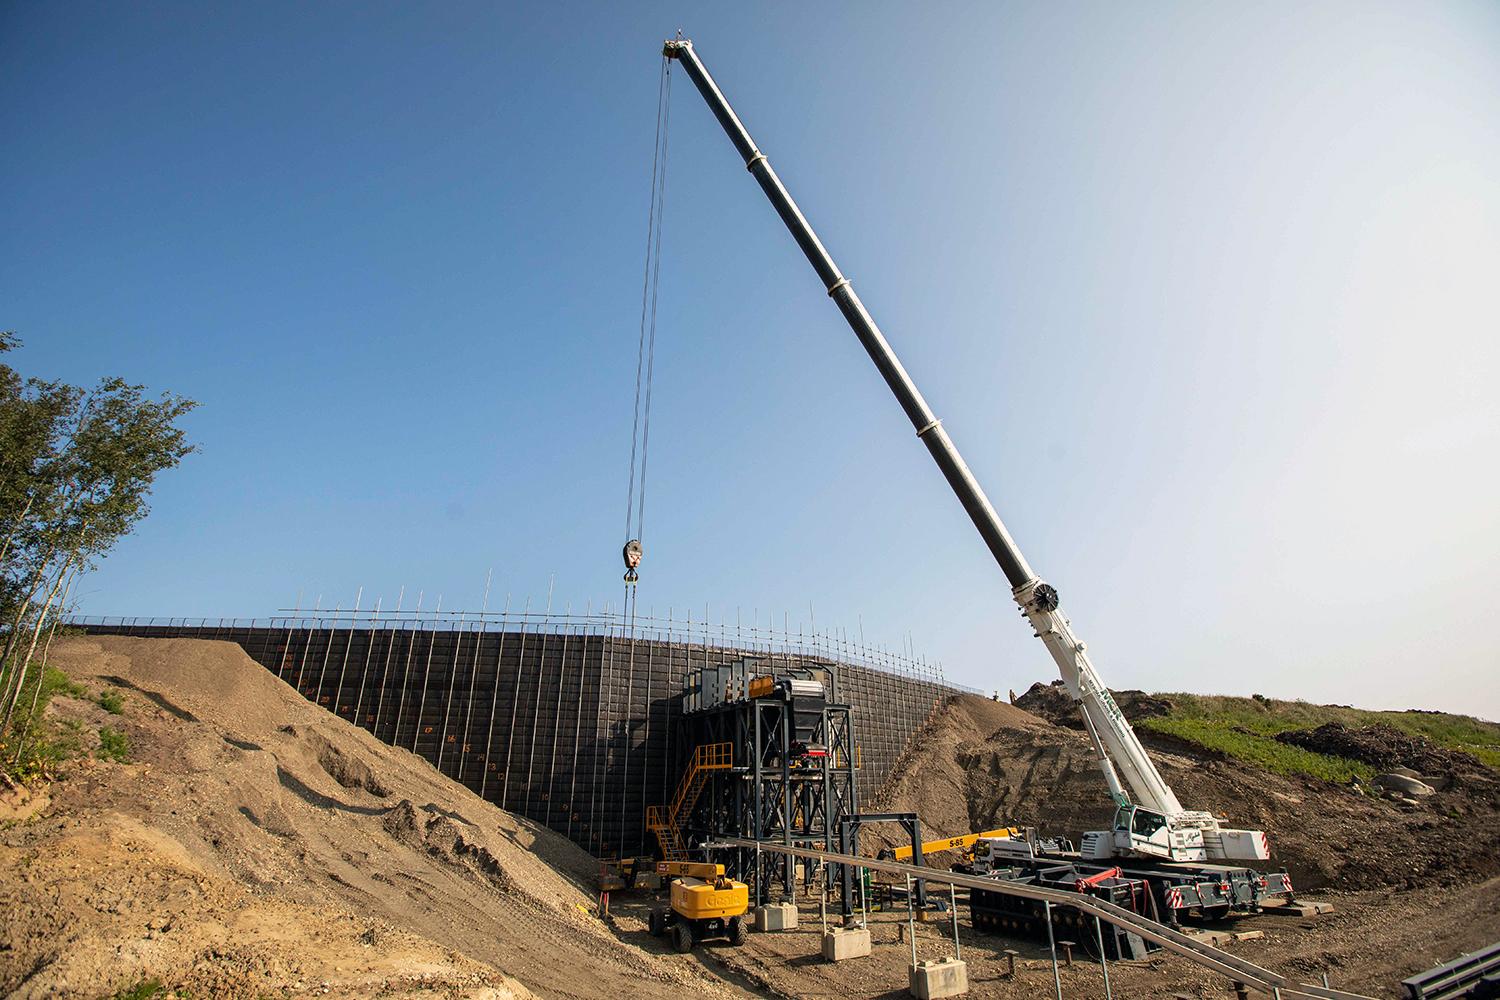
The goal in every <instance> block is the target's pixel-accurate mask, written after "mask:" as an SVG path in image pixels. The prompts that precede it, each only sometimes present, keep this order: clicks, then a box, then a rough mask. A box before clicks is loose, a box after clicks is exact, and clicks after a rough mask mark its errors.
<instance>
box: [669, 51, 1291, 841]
mask: <svg viewBox="0 0 1500 1000" xmlns="http://www.w3.org/2000/svg"><path fill="white" fill-rule="evenodd" d="M662 54H663V55H664V56H665V57H666V58H667V59H669V60H675V61H676V62H677V63H679V64H680V65H681V66H682V68H683V70H684V71H685V72H686V73H687V75H688V78H689V79H690V80H692V81H693V85H694V86H695V87H697V89H698V92H699V93H700V94H701V95H702V96H703V99H704V100H705V101H706V102H707V103H708V106H709V109H710V110H711V111H712V112H713V114H714V117H715V118H717V119H718V121H719V124H720V125H721V126H722V127H723V129H724V132H725V133H726V134H727V135H728V136H729V141H730V142H731V143H733V144H734V148H735V150H736V151H737V152H738V153H739V155H740V156H741V158H742V159H743V160H744V161H745V167H746V169H748V170H749V171H750V174H751V176H753V177H754V178H755V180H756V183H758V184H759V185H760V188H761V190H762V191H763V192H765V195H766V197H767V198H768V199H770V201H771V205H772V207H773V208H775V210H776V214H777V215H779V216H780V217H781V221H782V222H783V223H785V224H786V227H787V229H788V230H789V231H790V232H791V234H792V238H793V239H794V240H796V241H797V245H798V246H799V247H800V248H801V249H802V252H803V254H804V255H806V257H807V260H808V262H809V263H810V264H812V267H813V270H814V271H815V272H817V275H818V279H819V280H820V281H822V282H823V287H824V288H825V289H827V291H828V295H829V297H830V298H832V299H833V301H834V304H835V305H836V306H838V309H839V312H841V313H842V314H843V316H844V319H845V320H847V321H848V323H849V326H850V328H851V329H852V330H853V331H854V335H855V336H856V337H858V338H859V342H860V343H861V344H862V345H864V348H865V351H866V353H868V354H869V356H870V360H871V361H873V362H874V363H875V367H876V368H877V369H878V370H879V372H880V374H881V377H883V378H884V379H885V382H886V385H887V386H889V387H890V390H891V392H892V393H894V394H895V396H896V401H897V402H898V403H900V404H901V408H902V409H903V410H904V411H905V412H906V416H907V418H908V419H909V420H910V421H911V423H912V426H913V427H914V428H915V429H916V432H917V437H918V438H919V439H920V440H921V441H922V443H923V444H924V445H926V446H927V450H928V452H929V453H930V454H931V455H932V458H933V461H935V462H936V463H937V465H938V468H939V469H940V470H942V473H943V477H944V478H945V479H947V481H948V485H949V486H950V487H951V488H952V489H953V492H954V494H955V495H956V496H957V497H958V500H959V503H961V504H962V505H963V508H964V510H965V511H966V512H967V513H968V515H969V519H970V520H972V521H973V522H974V527H976V528H977V529H979V534H980V536H981V537H982V538H983V539H984V542H985V544H986V545H987V546H988V547H989V550H990V553H991V554H992V555H993V556H994V557H995V561H996V562H997V563H999V565H1000V570H1001V572H1003V573H1004V574H1005V578H1006V579H1007V580H1008V581H1009V583H1010V586H1011V594H1012V596H1013V597H1014V598H1015V601H1016V604H1017V605H1019V607H1020V610H1021V614H1022V615H1023V616H1025V618H1026V619H1027V621H1028V622H1030V624H1031V627H1032V629H1033V630H1034V631H1035V633H1036V635H1037V636H1038V637H1039V638H1040V639H1041V640H1042V642H1043V644H1044V645H1045V646H1046V647H1047V651H1048V652H1049V653H1051V654H1052V658H1053V660H1054V661H1055V662H1056V663H1057V668H1058V670H1059V672H1060V673H1061V674H1062V679H1063V683H1064V684H1065V685H1066V686H1067V688H1068V692H1069V693H1070V694H1071V695H1072V696H1073V698H1074V699H1076V700H1077V702H1078V708H1079V711H1080V712H1081V713H1082V715H1083V723H1084V727H1085V729H1086V730H1087V731H1088V734H1089V739H1090V740H1091V741H1092V743H1093V746H1094V752H1095V753H1096V754H1097V755H1098V758H1099V766H1100V769H1101V770H1102V771H1103V772H1104V780H1105V782H1106V784H1107V785H1108V786H1109V791H1110V794H1111V796H1112V797H1113V799H1114V801H1115V806H1116V809H1115V819H1114V823H1113V825H1112V828H1111V829H1109V830H1100V831H1094V832H1091V833H1088V834H1085V835H1084V839H1083V843H1082V844H1081V845H1080V846H1081V849H1082V852H1083V854H1084V855H1085V856H1086V857H1092V858H1103V857H1111V856H1115V855H1132V854H1134V855H1144V856H1148V857H1157V858H1166V859H1170V860H1173V861H1202V860H1206V859H1209V858H1216V859H1229V858H1233V859H1242V860H1265V859H1266V858H1268V857H1269V850H1268V846H1267V843H1266V836H1265V834H1264V833H1262V832H1260V831H1258V830H1230V829H1225V828H1222V827H1220V826H1219V822H1218V819H1217V818H1216V817H1215V816H1213V814H1211V813H1208V812H1203V811H1197V810H1189V809H1184V808H1182V805H1181V803H1179V802H1178V801H1177V796H1176V795H1175V794H1173V792H1172V789H1171V787H1170V786H1168V785H1167V782H1166V780H1165V779H1163V778H1162V776H1161V772H1159V771H1158V770H1157V769H1156V765H1155V764H1154V763H1152V761H1151V758H1150V757H1148V756H1147V755H1146V749H1145V747H1144V746H1142V745H1141V741H1140V740H1139V738H1137V736H1136V734H1135V731H1134V730H1133V729H1132V728H1131V726H1130V723H1129V722H1127V721H1126V719H1125V716H1124V714H1123V713H1122V712H1121V711H1120V707H1119V706H1118V705H1117V704H1115V700H1114V698H1113V697H1112V696H1111V695H1110V693H1109V690H1108V689H1107V688H1106V687H1105V686H1104V682H1103V681H1102V680H1101V679H1100V678H1099V675H1098V673H1097V672H1096V671H1095V670H1094V666H1093V664H1092V663H1091V662H1090V660H1089V657H1088V654H1087V652H1086V647H1085V646H1084V643H1083V642H1082V640H1080V639H1079V638H1078V637H1077V636H1076V635H1075V634H1074V633H1073V628H1072V625H1071V624H1070V623H1069V621H1068V619H1067V617H1066V616H1065V615H1064V614H1063V613H1062V609H1061V604H1060V600H1059V597H1058V593H1057V591H1056V590H1055V589H1054V588H1053V587H1052V586H1051V585H1050V584H1048V583H1045V582H1043V581H1042V579H1041V578H1040V577H1038V576H1037V575H1036V573H1034V572H1033V571H1032V569H1031V566H1030V564H1029V563H1027V561H1026V557H1025V556H1023V555H1022V554H1021V550H1020V549H1019V548H1018V547H1017V546H1016V543H1015V541H1014V540H1013V539H1012V538H1011V536H1010V532H1009V531H1007V530H1006V528H1005V525H1004V523H1003V522H1001V520H1000V516H999V515H998V514H997V513H996V512H995V508H994V506H993V505H992V504H991V503H990V501H989V498H988V497H987V496H985V493H984V490H983V488H981V487H980V485H979V482H978V480H976V479H975V478H974V474H973V473H972V472H971V471H970V470H969V467H968V465H967V464H965V462H964V460H963V456H962V455H960V454H959V452H958V449H957V448H956V447H955V446H954V444H953V440H952V439H951V438H950V437H949V436H948V432H947V431H946V430H945V429H944V428H943V424H942V421H940V420H939V419H938V418H937V416H936V414H934V413H933V411H932V408H931V407H930V406H928V405H927V400H926V399H924V398H923V397H922V393H921V392H920V391H918V389H917V387H916V384H915V383H913V382H912V380H911V376H910V375H908V374H907V372H906V369H905V368H904V367H902V365H901V362H900V360H898V359H897V357H896V354H895V352H894V351H892V350H891V346H890V344H889V343H887V341H886V339H885V335H884V334H882V333H881V332H880V328H879V327H878V326H876V325H875V320H874V319H873V318H871V316H870V313H869V311H868V310H867V309H866V308H865V305H864V303H863V302H861V301H860V298H859V295H858V293H856V292H855V291H854V286H853V285H851V284H850V283H849V279H848V278H846V277H845V276H844V274H843V272H842V271H840V270H839V268H838V265H837V264H835V263H834V261H833V258H832V257H831V256H830V255H829V253H828V251H827V250H826V249H825V248H824V246H823V243H822V241H820V240H819V239H818V236H817V234H816V233H815V232H813V229H812V226H811V225H809V224H808V222H807V219H806V217H805V216H803V214H802V210H801V209H799V208H798V207H797V203H796V202H795V201H793V200H792V196H791V195H790V194H789V193H788V192H787V189H786V185H784V184H783V183H782V182H781V178H780V177H778V176H777V174H776V171H775V170H774V169H773V168H772V167H771V163H770V161H769V160H768V159H766V155H765V154H764V153H762V152H761V151H760V148H759V147H758V146H756V144H755V141H754V140H753V139H751V138H750V133H749V132H748V131H746V129H745V126H744V125H743V124H741V122H740V119H739V117H738V116H737V115H736V114H735V113H734V109H733V108H731V107H730V106H729V102H728V101H727V100H726V99H725V98H724V94H723V92H722V91H720V90H719V86H718V84H717V83H715V82H714V79H713V77H712V76H710V75H709V72H708V70H707V68H705V67H704V65H703V61H702V60H701V59H699V58H698V53H697V51H696V50H695V49H694V48H693V43H692V42H691V41H689V40H688V39H684V38H677V39H669V40H667V42H666V43H665V44H664V46H663V48H662Z"/></svg>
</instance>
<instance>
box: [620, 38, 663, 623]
mask: <svg viewBox="0 0 1500 1000" xmlns="http://www.w3.org/2000/svg"><path fill="white" fill-rule="evenodd" d="M671 62H672V61H671V60H670V59H667V58H666V57H665V56H663V57H662V61H661V77H660V79H659V81H658V83H657V90H656V142H655V146H654V148H653V149H652V152H651V208H650V212H649V214H648V216H647V221H646V268H645V275H644V277H643V278H642V281H641V325H640V335H639V338H638V341H637V344H636V359H635V416H634V419H633V421H632V424H631V429H630V487H629V490H628V491H627V495H626V503H625V537H626V539H627V541H626V542H625V547H624V548H623V549H622V550H621V555H622V556H623V558H624V560H625V597H626V603H627V606H630V605H631V604H632V596H633V592H634V589H635V584H636V581H637V580H638V579H639V575H638V574H637V572H636V570H637V569H638V568H639V566H640V564H641V558H642V557H643V556H644V554H645V549H644V548H643V547H642V544H641V540H642V538H644V536H645V533H646V460H647V457H648V456H649V454H650V449H651V389H652V384H653V380H654V376H655V373H656V313H657V298H658V293H659V291H660V289H661V232H662V214H663V212H664V211H665V209H666V200H667V136H668V133H669V131H670V129H671V120H672V65H671ZM637 453H639V455H640V479H639V489H637V479H636V455H637ZM632 519H634V521H635V527H634V532H633V533H632V529H631V520H632Z"/></svg>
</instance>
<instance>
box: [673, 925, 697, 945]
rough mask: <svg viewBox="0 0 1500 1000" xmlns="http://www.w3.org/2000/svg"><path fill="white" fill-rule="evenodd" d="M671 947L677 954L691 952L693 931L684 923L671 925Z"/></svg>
mask: <svg viewBox="0 0 1500 1000" xmlns="http://www.w3.org/2000/svg"><path fill="white" fill-rule="evenodd" d="M672 947H673V948H676V949H677V950H678V951H679V952H689V951H692V950H693V929H692V928H691V927H689V926H688V925H687V924H686V923H685V922H683V923H676V924H673V925H672Z"/></svg>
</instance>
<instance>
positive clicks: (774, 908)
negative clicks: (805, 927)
mask: <svg viewBox="0 0 1500 1000" xmlns="http://www.w3.org/2000/svg"><path fill="white" fill-rule="evenodd" d="M796 928H797V907H795V906H794V905H792V904H791V903H767V904H765V905H764V906H757V907H756V908H755V929H756V930H758V931H790V930H796Z"/></svg>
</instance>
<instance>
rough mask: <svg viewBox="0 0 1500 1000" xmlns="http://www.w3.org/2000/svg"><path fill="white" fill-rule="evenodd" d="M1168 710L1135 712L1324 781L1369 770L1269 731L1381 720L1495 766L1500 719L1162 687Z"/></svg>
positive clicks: (1234, 752)
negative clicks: (1153, 714)
mask: <svg viewBox="0 0 1500 1000" xmlns="http://www.w3.org/2000/svg"><path fill="white" fill-rule="evenodd" d="M1159 697H1162V698H1165V699H1167V700H1168V701H1170V702H1171V703H1172V706H1173V707H1172V712H1171V714H1170V715H1168V716H1166V717H1162V718H1148V719H1141V720H1140V721H1139V722H1137V723H1136V725H1137V726H1139V727H1140V728H1141V729H1145V730H1148V731H1153V732H1158V733H1164V734H1168V735H1171V736H1176V737H1179V738H1181V739H1185V740H1190V741H1191V742H1194V743H1197V744H1199V745H1201V746H1205V747H1208V748H1210V749H1213V750H1218V751H1220V752H1222V753H1225V754H1228V755H1230V756H1233V757H1238V758H1240V759H1242V760H1246V761H1250V762H1251V763H1254V764H1258V765H1259V766H1261V767H1264V768H1265V769H1267V770H1269V771H1275V772H1277V773H1280V774H1301V775H1308V776H1311V777H1315V778H1325V779H1327V780H1329V781H1340V782H1347V781H1349V780H1351V779H1352V778H1356V777H1359V778H1368V777H1369V776H1370V775H1371V774H1372V773H1373V772H1372V769H1371V768H1370V767H1368V766H1367V765H1365V764H1363V763H1360V762H1359V761H1352V760H1347V759H1345V758H1343V757H1334V756H1329V755H1327V754H1319V753H1313V752H1311V751H1309V750H1303V749H1302V748H1300V747H1292V746H1287V745H1285V744H1282V743H1277V742H1276V740H1275V736H1276V734H1277V733H1283V732H1286V731H1288V730H1294V729H1316V728H1317V727H1318V726H1321V725H1324V724H1325V723H1329V722H1339V723H1343V724H1344V725H1346V726H1349V727H1351V728H1359V727H1363V726H1372V725H1375V724H1377V723H1384V724H1386V725H1389V726H1394V727H1395V728H1397V729H1399V730H1402V731H1403V732H1405V733H1408V734H1410V735H1413V736H1424V737H1426V738H1427V739H1429V740H1431V741H1432V742H1433V743H1435V744H1437V745H1438V746H1440V747H1445V748H1447V749H1449V750H1461V751H1463V752H1465V753H1470V754H1473V755H1474V756H1475V757H1477V758H1479V760H1480V761H1481V762H1483V763H1484V764H1485V765H1487V766H1489V767H1492V768H1495V769H1497V770H1500V725H1497V724H1496V723H1493V722H1486V721H1484V720H1482V719H1475V718H1472V717H1470V716H1467V715H1448V714H1446V713H1443V712H1417V711H1410V712H1382V711H1371V710H1367V709H1360V708H1350V707H1348V706H1345V705H1313V704H1310V703H1308V702H1305V701H1282V700H1279V699H1275V698H1266V697H1263V696H1260V695H1256V696H1254V697H1251V698H1235V697H1230V696H1225V695H1198V694H1163V695H1160V696H1159Z"/></svg>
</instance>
